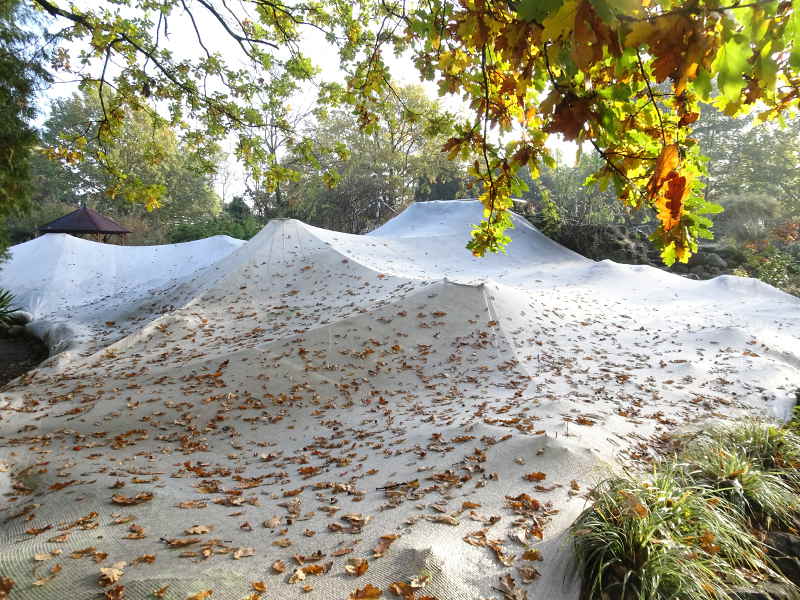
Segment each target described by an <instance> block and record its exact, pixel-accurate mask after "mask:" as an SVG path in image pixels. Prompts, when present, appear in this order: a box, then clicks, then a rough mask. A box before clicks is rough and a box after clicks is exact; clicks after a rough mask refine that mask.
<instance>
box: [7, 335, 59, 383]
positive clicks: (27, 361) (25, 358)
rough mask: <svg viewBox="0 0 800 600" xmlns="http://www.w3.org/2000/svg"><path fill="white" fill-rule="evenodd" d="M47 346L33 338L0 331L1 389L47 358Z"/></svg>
mask: <svg viewBox="0 0 800 600" xmlns="http://www.w3.org/2000/svg"><path fill="white" fill-rule="evenodd" d="M47 354H48V352H47V346H45V345H44V344H43V343H42V342H40V341H39V340H37V339H36V338H33V337H28V336H22V337H20V336H14V337H12V336H9V335H8V334H6V333H4V332H2V331H0V387H2V386H4V385H5V384H7V383H8V382H9V381H11V380H12V379H15V378H16V377H19V376H20V375H22V374H24V373H27V372H28V371H30V370H31V369H32V368H34V367H35V366H36V365H38V364H39V363H41V362H42V361H43V360H44V359H46V358H47Z"/></svg>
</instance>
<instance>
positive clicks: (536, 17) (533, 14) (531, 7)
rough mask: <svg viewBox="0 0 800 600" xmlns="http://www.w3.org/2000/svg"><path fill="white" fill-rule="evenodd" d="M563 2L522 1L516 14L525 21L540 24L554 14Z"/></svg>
mask: <svg viewBox="0 0 800 600" xmlns="http://www.w3.org/2000/svg"><path fill="white" fill-rule="evenodd" d="M562 4H564V0H522V1H521V2H520V3H519V4H518V5H517V14H518V15H519V16H520V17H521V18H522V19H523V20H525V21H533V22H535V23H541V22H542V21H544V20H545V19H546V18H547V17H549V16H550V15H552V14H554V13H555V12H556V11H557V10H558V9H559V8H561V5H562Z"/></svg>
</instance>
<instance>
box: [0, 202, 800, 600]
mask: <svg viewBox="0 0 800 600" xmlns="http://www.w3.org/2000/svg"><path fill="white" fill-rule="evenodd" d="M480 217H481V209H480V205H479V204H478V203H476V202H455V201H454V202H429V203H420V204H415V205H412V206H411V207H410V208H409V209H408V210H406V211H405V212H404V213H403V214H401V215H400V216H398V217H397V218H395V219H393V220H392V221H390V222H389V223H387V224H386V225H384V226H383V227H380V228H379V229H377V230H375V231H374V232H372V233H371V234H369V235H366V236H357V235H348V234H342V233H336V232H332V231H326V230H322V229H317V228H314V227H311V226H308V225H305V224H303V223H300V222H298V221H293V220H274V221H272V222H270V223H269V225H267V226H266V227H265V228H264V230H263V231H262V232H261V233H260V234H258V235H257V236H256V237H255V238H253V239H252V240H250V241H249V242H247V243H242V242H239V241H236V240H232V239H230V238H223V237H217V238H209V239H207V240H202V241H199V242H192V243H189V244H178V245H173V246H160V247H152V248H133V247H115V246H106V245H101V244H96V243H93V242H88V241H82V240H77V239H75V238H71V237H69V236H66V235H56V234H51V235H47V236H43V237H40V238H37V239H36V240H33V241H31V242H27V243H25V244H22V245H20V246H16V247H14V248H13V249H12V258H11V260H10V262H9V263H7V264H6V265H5V266H4V267H3V270H2V271H0V287H5V288H9V289H11V290H12V291H13V292H14V293H15V294H16V295H17V296H18V298H19V299H20V301H21V302H22V304H23V308H25V310H28V311H30V312H31V313H32V314H33V316H34V321H33V323H32V325H31V327H32V329H33V330H34V331H36V332H37V333H38V334H39V335H41V336H43V337H44V338H45V339H47V340H48V342H49V343H50V344H51V346H52V347H53V348H54V350H56V351H60V353H59V354H57V355H56V356H54V357H53V358H51V359H49V360H48V361H47V362H46V363H44V364H43V365H41V367H40V368H39V369H37V370H36V371H33V372H31V373H29V374H27V375H25V376H24V377H22V378H20V379H18V380H16V381H14V382H12V383H11V384H9V385H8V386H7V387H6V388H4V389H3V390H2V391H0V493H2V494H3V495H2V496H0V498H2V501H0V507H1V508H0V576H5V577H8V578H10V579H11V580H13V582H14V587H13V589H12V592H11V595H10V598H11V599H12V600H13V599H15V598H20V599H22V600H37V599H48V600H49V599H53V598H69V599H70V600H88V599H90V598H92V599H95V598H102V597H104V596H103V594H104V593H105V594H106V595H107V596H106V597H108V598H127V599H139V598H142V599H144V598H151V597H154V596H152V595H151V594H153V593H154V592H158V593H162V594H163V595H162V596H160V597H163V598H166V599H175V600H183V599H185V598H195V599H199V598H205V597H210V598H211V599H212V600H229V599H230V600H240V599H242V598H246V597H251V598H257V597H263V598H280V599H284V598H287V599H290V598H308V599H309V600H315V599H326V600H327V599H342V600H345V599H347V598H350V597H352V598H377V597H383V598H417V599H420V598H423V597H429V598H435V599H438V600H463V599H480V598H497V599H507V598H511V599H514V600H521V599H524V598H526V597H527V598H530V599H531V600H533V599H534V598H556V599H559V598H570V599H572V598H577V596H578V589H579V584H578V582H577V581H576V580H575V578H574V571H575V569H574V563H573V559H572V555H571V551H570V547H569V541H568V538H567V536H566V535H564V532H565V529H566V527H568V525H569V524H570V523H571V522H572V521H573V520H574V518H575V516H576V515H577V514H578V513H579V512H580V511H581V510H582V509H583V508H585V506H586V499H585V497H584V496H585V494H586V492H587V491H588V489H589V488H590V487H591V485H592V483H593V482H595V481H597V480H598V479H599V478H601V477H603V476H604V475H605V474H606V473H607V470H608V469H609V468H613V467H614V465H619V464H620V463H625V462H628V461H637V460H640V459H641V458H643V457H646V456H648V454H649V453H650V452H651V448H652V447H653V446H654V445H655V444H657V443H658V441H659V440H660V439H661V437H662V436H663V435H664V434H665V433H668V432H670V431H672V430H674V429H676V428H678V427H685V426H688V425H690V424H697V423H702V422H703V421H704V420H707V419H725V418H732V417H735V416H740V415H742V414H754V415H772V416H775V417H778V418H785V417H786V416H787V415H788V412H789V411H790V409H791V406H792V401H793V397H794V396H793V394H794V390H795V389H796V388H797V387H798V386H800V372H799V370H798V367H800V339H798V337H800V300H798V299H797V298H794V297H791V296H789V295H786V294H783V293H782V292H780V291H778V290H776V289H774V288H772V287H770V286H767V285H765V284H762V283H760V282H758V281H756V280H750V279H742V278H737V277H718V278H716V279H713V280H710V281H691V280H688V279H684V278H681V277H679V276H675V275H670V274H668V273H665V272H663V271H660V270H657V269H653V268H650V267H643V266H627V265H620V264H616V263H613V262H609V261H603V262H599V263H597V262H593V261H590V260H587V259H584V258H582V257H580V256H578V255H577V254H574V253H572V252H570V251H569V250H566V249H565V248H563V247H561V246H559V245H557V244H555V243H554V242H552V241H550V240H549V239H547V238H546V237H544V236H543V235H541V234H540V233H539V232H537V231H536V230H535V229H534V228H532V227H530V226H529V225H528V224H527V223H526V222H525V221H524V220H523V219H521V218H516V217H515V219H514V221H515V224H516V228H515V229H514V230H513V232H512V238H513V242H512V243H511V244H510V246H509V252H508V255H507V256H490V257H487V258H483V259H476V258H473V257H471V256H470V255H469V253H468V252H467V251H466V250H465V249H464V242H465V239H466V236H467V234H468V231H469V229H470V226H471V224H473V223H476V222H477V221H478V220H479V219H480ZM165 587H166V589H164V588H165ZM264 590H266V591H264ZM208 591H211V592H212V593H213V595H210V596H209V595H208V594H207V592H208ZM379 591H380V592H382V593H383V596H378V592H379ZM114 594H116V595H114ZM404 594H405V595H404ZM156 597H159V596H156Z"/></svg>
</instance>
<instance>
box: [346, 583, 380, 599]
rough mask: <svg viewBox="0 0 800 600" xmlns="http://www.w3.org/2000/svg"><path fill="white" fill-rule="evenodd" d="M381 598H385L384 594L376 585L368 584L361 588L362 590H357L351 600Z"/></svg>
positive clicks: (350, 597)
mask: <svg viewBox="0 0 800 600" xmlns="http://www.w3.org/2000/svg"><path fill="white" fill-rule="evenodd" d="M381 596H383V592H382V591H381V590H380V589H379V588H376V587H375V586H374V585H372V584H370V583H368V584H367V585H366V587H364V588H361V589H360V590H359V589H357V590H356V591H355V592H353V593H352V594H350V596H349V600H375V599H376V598H380V597H381Z"/></svg>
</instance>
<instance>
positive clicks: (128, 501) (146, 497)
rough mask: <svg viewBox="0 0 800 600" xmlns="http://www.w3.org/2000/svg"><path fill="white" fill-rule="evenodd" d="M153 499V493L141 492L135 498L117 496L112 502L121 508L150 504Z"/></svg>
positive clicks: (112, 498)
mask: <svg viewBox="0 0 800 600" xmlns="http://www.w3.org/2000/svg"><path fill="white" fill-rule="evenodd" d="M152 499H153V494H152V492H139V493H138V494H136V495H135V496H123V495H122V494H116V495H114V496H111V501H112V502H113V503H114V504H119V505H121V506H132V505H134V504H142V503H143V502H149V501H150V500H152Z"/></svg>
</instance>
